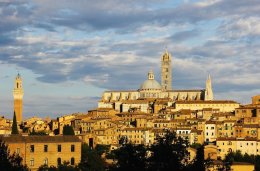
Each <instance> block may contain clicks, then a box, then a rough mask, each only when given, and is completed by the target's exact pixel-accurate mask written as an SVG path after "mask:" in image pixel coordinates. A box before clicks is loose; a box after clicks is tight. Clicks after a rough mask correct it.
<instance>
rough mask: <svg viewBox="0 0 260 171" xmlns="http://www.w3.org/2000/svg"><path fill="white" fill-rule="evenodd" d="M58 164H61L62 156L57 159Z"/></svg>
mask: <svg viewBox="0 0 260 171" xmlns="http://www.w3.org/2000/svg"><path fill="white" fill-rule="evenodd" d="M57 164H58V165H61V158H60V157H59V158H58V159H57Z"/></svg>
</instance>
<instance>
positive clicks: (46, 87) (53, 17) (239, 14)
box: [0, 0, 260, 118]
mask: <svg viewBox="0 0 260 171" xmlns="http://www.w3.org/2000/svg"><path fill="white" fill-rule="evenodd" d="M259 11H260V3H259V2H258V0H246V1H244V0H201V1H199V0H175V1H172V0H149V1H147V0H106V1H104V0H96V1H91V0H84V1H83V0H78V1H69V0H59V1H53V0H44V1H42V0H34V1H25V0H17V1H15V0H1V1H0V18H1V20H0V114H2V115H5V116H6V117H7V118H11V117H12V113H13V112H12V111H13V97H12V89H13V84H14V78H15V76H16V74H17V71H19V72H20V74H21V75H22V78H23V83H24V92H25V95H24V117H25V118H28V117H31V116H33V115H36V116H40V117H46V116H50V117H51V118H55V117H57V116H60V115H62V114H68V113H73V112H86V111H87V110H88V109H92V108H95V107H96V106H97V101H98V100H99V98H100V96H101V94H102V92H103V91H105V90H123V89H134V90H135V89H138V88H139V86H140V84H141V83H142V82H143V81H144V80H145V79H146V74H147V71H148V70H150V69H153V70H154V71H155V74H156V79H157V80H158V81H160V78H159V76H160V56H161V55H162V53H163V52H164V50H165V47H167V49H168V51H169V52H170V53H171V54H172V56H173V88H174V89H194V88H204V87H205V80H206V78H207V75H208V74H209V73H210V74H211V77H212V83H213V89H214V93H215V98H216V99H233V100H236V101H238V102H240V103H243V104H244V103H249V102H250V100H251V96H253V95H256V94H259V92H260V80H259V77H260V67H259V64H260V57H259V56H260V49H259V47H260V46H259V45H260V39H259V38H260V13H259Z"/></svg>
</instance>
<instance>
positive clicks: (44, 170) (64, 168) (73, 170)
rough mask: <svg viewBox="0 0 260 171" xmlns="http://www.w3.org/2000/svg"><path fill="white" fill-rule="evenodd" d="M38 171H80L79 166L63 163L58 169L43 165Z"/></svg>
mask: <svg viewBox="0 0 260 171" xmlns="http://www.w3.org/2000/svg"><path fill="white" fill-rule="evenodd" d="M38 171H80V169H79V168H78V167H77V166H75V167H74V166H72V165H70V164H69V162H65V161H64V162H63V164H61V165H59V166H58V168H57V167H55V166H47V165H42V166H40V167H39V168H38Z"/></svg>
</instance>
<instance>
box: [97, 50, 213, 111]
mask: <svg viewBox="0 0 260 171" xmlns="http://www.w3.org/2000/svg"><path fill="white" fill-rule="evenodd" d="M153 99H157V100H158V99H161V100H163V99H165V100H167V101H168V102H169V103H170V104H169V106H170V105H172V104H174V103H175V102H177V101H212V100H213V90H212V86H211V78H210V76H209V77H208V79H207V81H206V86H205V89H192V90H174V89H172V56H171V54H170V53H169V52H168V51H167V50H166V51H165V52H164V54H163V55H162V57H161V84H160V83H159V82H158V81H156V80H155V77H154V73H153V71H152V70H151V71H149V72H148V74H147V80H145V81H144V82H143V83H142V84H141V85H140V88H139V89H137V90H134V91H132V90H131V91H129V90H125V91H105V92H104V93H103V95H102V98H101V100H100V101H99V102H98V108H113V109H115V110H116V111H119V112H123V111H124V110H123V109H122V106H123V105H125V104H130V105H128V106H129V107H131V106H139V107H141V106H142V104H144V103H145V104H146V102H148V103H149V101H150V102H151V101H152V100H153ZM135 104H136V105H135ZM145 106H146V105H145ZM145 108H146V107H145Z"/></svg>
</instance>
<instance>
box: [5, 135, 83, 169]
mask: <svg viewBox="0 0 260 171" xmlns="http://www.w3.org/2000/svg"><path fill="white" fill-rule="evenodd" d="M0 138H1V139H2V140H3V141H4V142H5V143H6V144H7V145H8V148H9V150H10V153H11V154H13V153H17V154H19V155H20V156H21V157H22V158H23V164H26V165H27V166H28V167H29V169H31V170H37V169H38V168H39V167H40V166H41V165H44V164H46V165H48V166H55V167H57V166H58V165H59V164H62V163H63V162H64V161H66V162H69V164H70V165H77V164H78V163H79V162H80V159H81V141H80V140H79V138H78V137H76V136H19V135H18V136H5V137H0Z"/></svg>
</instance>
